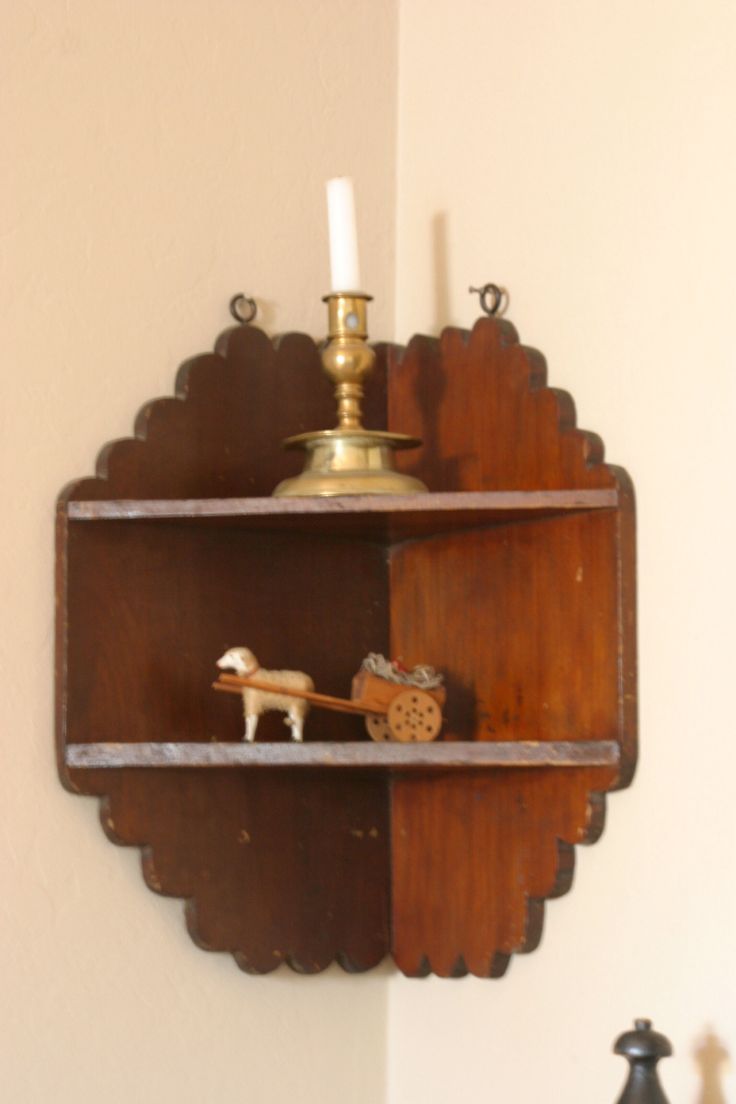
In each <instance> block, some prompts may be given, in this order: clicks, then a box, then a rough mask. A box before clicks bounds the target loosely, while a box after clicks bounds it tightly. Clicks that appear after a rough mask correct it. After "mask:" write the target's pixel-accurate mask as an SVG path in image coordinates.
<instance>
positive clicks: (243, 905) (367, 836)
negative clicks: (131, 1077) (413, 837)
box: [102, 770, 389, 973]
mask: <svg viewBox="0 0 736 1104" xmlns="http://www.w3.org/2000/svg"><path fill="white" fill-rule="evenodd" d="M115 774H116V776H117V777H115V778H113V779H106V780H105V787H106V790H107V796H106V798H105V801H104V803H103V810H102V821H103V826H104V828H105V830H106V832H107V834H108V835H109V836H110V838H111V839H113V840H114V841H115V842H117V843H122V844H129V845H130V844H134V845H138V846H140V847H141V848H142V850H143V873H144V877H145V880H146V883H147V884H148V886H149V887H150V888H151V889H153V890H154V891H156V892H159V893H163V894H165V895H168V896H176V897H181V898H184V899H185V900H186V902H187V906H186V918H187V926H188V928H189V932H190V934H191V936H192V938H193V939H194V940H195V942H196V943H197V944H198V945H199V946H201V947H202V948H203V949H205V950H211V951H228V952H231V953H232V954H233V955H234V956H235V958H236V960H237V962H238V964H239V965H240V966H241V967H242V968H243V969H244V970H246V971H248V972H250V973H268V972H270V971H271V970H273V969H275V968H276V967H278V966H279V965H281V964H282V963H284V962H286V963H288V964H289V965H290V966H291V967H292V968H294V969H295V970H298V971H299V972H302V973H314V972H315V971H319V970H323V969H325V968H326V967H327V966H328V965H329V964H330V963H331V962H333V961H335V960H337V961H339V962H340V964H341V965H342V966H343V967H344V968H345V969H347V970H350V971H362V970H367V969H370V968H371V967H373V966H375V965H377V964H378V963H379V962H380V961H381V959H382V958H383V957H384V956H385V955H386V953H387V950H388V876H387V871H388V843H389V841H388V818H387V793H386V786H385V783H384V782H383V780H382V779H380V778H377V777H375V776H373V777H370V776H368V775H363V776H351V777H350V778H347V779H345V780H344V784H343V785H340V786H336V785H335V782H334V778H332V777H331V776H329V775H326V774H325V773H324V772H322V771H314V772H311V773H310V775H309V776H308V777H305V775H304V773H303V772H300V773H299V774H295V773H294V772H292V771H288V770H287V771H282V772H277V773H276V774H273V773H271V774H269V775H265V774H256V775H254V774H252V773H249V772H243V771H224V770H215V771H208V772H206V773H204V774H203V772H201V771H196V770H183V771H177V772H174V773H169V772H165V771H154V772H146V771H129V770H126V771H117V772H115Z"/></svg>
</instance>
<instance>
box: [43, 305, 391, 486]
mask: <svg viewBox="0 0 736 1104" xmlns="http://www.w3.org/2000/svg"><path fill="white" fill-rule="evenodd" d="M365 409H366V415H367V417H369V418H370V419H371V420H370V421H368V422H367V424H369V425H372V426H373V427H374V428H376V429H384V428H385V425H386V388H385V367H384V366H383V365H381V366H379V367H378V368H377V369H376V371H375V372H374V373H373V374H372V376H371V378H370V381H369V383H368V387H367V391H366V398H365ZM334 421H335V402H334V398H333V396H332V388H331V386H330V383H329V381H328V379H327V377H326V375H325V373H324V372H323V371H322V367H321V361H320V355H319V349H318V348H317V346H316V344H315V343H314V341H313V340H312V339H311V338H310V337H307V336H306V335H305V334H298V333H290V334H286V335H284V337H283V338H281V339H280V340H277V341H272V340H271V339H270V338H269V337H267V336H266V334H264V333H263V332H262V331H261V330H259V329H258V328H257V327H255V326H241V327H238V328H237V329H232V330H228V331H226V332H225V333H224V334H223V335H222V336H221V338H220V340H219V341H218V343H217V350H216V352H213V353H206V354H203V355H202V356H198V357H194V358H192V359H191V360H189V361H187V362H186V363H185V364H184V365H182V367H181V369H180V371H179V374H178V378H177V383H176V395H175V396H171V397H167V398H160V399H155V400H152V401H151V402H148V403H146V405H145V406H143V408H142V409H141V411H140V413H139V414H138V417H137V419H136V423H135V435H134V436H133V437H128V438H123V439H121V440H118V441H112V442H110V443H109V444H107V445H106V446H105V447H104V448H103V449H102V451H101V452H100V454H99V457H98V460H97V475H96V478H90V479H83V480H80V481H78V482H76V483H74V484H71V485H70V486H69V487H67V488H66V490H65V491H64V492H63V496H62V497H63V498H64V499H72V500H80V499H81V500H85V499H86V500H90V501H94V500H100V499H184V498H186V499H203V498H228V497H235V498H237V497H248V496H266V495H270V494H271V492H272V491H273V489H274V487H275V486H276V484H277V483H279V482H280V481H281V480H282V479H285V478H288V477H290V476H293V475H296V474H297V473H298V472H299V471H300V470H301V467H302V464H303V455H302V454H300V453H297V452H293V451H286V450H285V449H283V448H282V445H281V442H282V441H283V440H284V438H286V437H289V436H292V435H294V434H298V433H303V432H305V431H307V430H314V429H325V428H329V427H330V426H332V425H334Z"/></svg>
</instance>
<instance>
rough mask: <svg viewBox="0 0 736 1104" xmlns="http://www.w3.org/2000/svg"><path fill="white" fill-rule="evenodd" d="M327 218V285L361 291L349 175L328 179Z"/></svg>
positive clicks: (342, 289) (332, 288) (351, 183)
mask: <svg viewBox="0 0 736 1104" xmlns="http://www.w3.org/2000/svg"><path fill="white" fill-rule="evenodd" d="M327 220H328V223H329V229H330V276H331V283H330V288H331V290H332V291H360V290H361V287H360V266H359V264H358V235H357V232H356V229H355V199H354V197H353V182H352V180H351V179H350V177H349V176H336V177H334V179H332V180H328V181H327Z"/></svg>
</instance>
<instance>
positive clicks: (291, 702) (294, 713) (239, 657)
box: [217, 648, 314, 743]
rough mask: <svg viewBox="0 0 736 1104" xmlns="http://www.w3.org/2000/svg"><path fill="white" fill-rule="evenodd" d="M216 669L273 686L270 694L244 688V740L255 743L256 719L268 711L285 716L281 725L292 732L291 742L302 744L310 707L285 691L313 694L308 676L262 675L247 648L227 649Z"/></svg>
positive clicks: (312, 684) (255, 660)
mask: <svg viewBox="0 0 736 1104" xmlns="http://www.w3.org/2000/svg"><path fill="white" fill-rule="evenodd" d="M217 666H218V667H219V668H220V669H221V670H230V671H234V672H235V674H236V675H240V676H241V677H242V678H256V679H258V681H259V682H263V683H266V684H269V685H270V684H273V687H274V689H273V690H259V689H256V687H244V688H243V711H244V713H245V737H244V738H245V739H246V740H247V742H248V743H252V742H253V741H254V740H255V738H256V728H257V727H258V719H259V717H260V716H261V713H265V712H267V711H268V710H278V711H279V712H282V713H285V714H286V716H285V718H284V724H287V725H288V726H289V728H290V729H291V738H292V740H296V741H297V742H299V743H301V741H302V729H303V726H304V718H305V717H306V715H307V713H308V711H309V703H308V702H306V701H305V700H304V699H303V698H293V697H291V696H290V695H289V694H288V693H286V692H285V691H287V690H314V683H313V682H312V680H311V678H310V677H309V675H305V674H304V672H303V671H264V670H263V669H262V667H261V666H260V665H259V663H258V660H257V659H256V657H255V656H254V655H253V653H252V652H251V651H250V650H249V649H248V648H230V649H229V651H227V652H225V654H224V655H223V656H221V657H220V658H219V659H218V661H217Z"/></svg>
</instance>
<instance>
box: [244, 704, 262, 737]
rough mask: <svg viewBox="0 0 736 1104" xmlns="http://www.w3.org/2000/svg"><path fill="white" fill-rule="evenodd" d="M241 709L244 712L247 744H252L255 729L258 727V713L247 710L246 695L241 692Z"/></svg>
mask: <svg viewBox="0 0 736 1104" xmlns="http://www.w3.org/2000/svg"><path fill="white" fill-rule="evenodd" d="M243 709H244V712H245V737H244V739H246V740H247V741H248V743H249V744H252V743H253V741H254V740H255V738H256V729H257V728H258V714H257V713H249V712H248V695H247V694H243Z"/></svg>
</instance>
